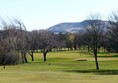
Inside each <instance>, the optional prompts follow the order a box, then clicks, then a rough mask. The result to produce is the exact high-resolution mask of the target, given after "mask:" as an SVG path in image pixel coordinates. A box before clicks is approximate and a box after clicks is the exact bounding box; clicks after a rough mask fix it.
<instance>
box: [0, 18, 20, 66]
mask: <svg viewBox="0 0 118 83" xmlns="http://www.w3.org/2000/svg"><path fill="white" fill-rule="evenodd" d="M1 27H2V29H3V30H2V34H1V37H0V64H2V65H6V64H7V65H8V64H9V65H10V64H18V63H19V56H18V53H17V51H16V48H17V47H16V45H17V44H16V40H17V37H16V32H17V30H16V28H15V27H14V26H13V24H12V23H11V22H10V23H7V22H6V21H5V20H3V19H2V20H1Z"/></svg>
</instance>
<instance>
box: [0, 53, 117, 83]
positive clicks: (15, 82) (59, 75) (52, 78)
mask: <svg viewBox="0 0 118 83" xmlns="http://www.w3.org/2000/svg"><path fill="white" fill-rule="evenodd" d="M27 58H28V61H29V62H28V63H25V64H18V65H13V66H5V68H3V66H0V83H117V82H118V54H117V53H104V52H101V53H98V62H99V67H100V70H96V67H95V61H94V56H93V55H92V54H89V53H86V52H79V51H59V52H49V53H48V54H47V61H46V62H44V61H43V54H42V53H35V54H34V59H35V60H34V61H33V62H32V61H31V58H30V56H29V55H27Z"/></svg>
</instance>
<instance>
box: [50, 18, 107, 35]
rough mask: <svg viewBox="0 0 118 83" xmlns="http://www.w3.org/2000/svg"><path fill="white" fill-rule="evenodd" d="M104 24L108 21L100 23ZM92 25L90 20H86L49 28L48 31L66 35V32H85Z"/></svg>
mask: <svg viewBox="0 0 118 83" xmlns="http://www.w3.org/2000/svg"><path fill="white" fill-rule="evenodd" d="M100 22H102V24H107V23H108V21H100ZM89 25H90V20H84V21H82V22H71V23H69V22H64V23H59V24H56V25H54V26H52V27H49V28H48V30H49V31H51V32H54V33H60V32H61V33H66V32H71V33H74V32H78V31H79V30H83V29H84V28H85V27H87V26H89Z"/></svg>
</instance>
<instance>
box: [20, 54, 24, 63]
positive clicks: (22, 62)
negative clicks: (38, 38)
mask: <svg viewBox="0 0 118 83" xmlns="http://www.w3.org/2000/svg"><path fill="white" fill-rule="evenodd" d="M21 59H22V63H23V64H24V62H25V61H24V57H23V54H21Z"/></svg>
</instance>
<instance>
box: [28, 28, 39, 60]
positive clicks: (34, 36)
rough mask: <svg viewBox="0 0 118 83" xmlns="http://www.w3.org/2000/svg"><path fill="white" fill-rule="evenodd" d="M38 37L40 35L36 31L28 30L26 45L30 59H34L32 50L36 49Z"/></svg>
mask: <svg viewBox="0 0 118 83" xmlns="http://www.w3.org/2000/svg"><path fill="white" fill-rule="evenodd" d="M38 37H40V36H39V35H38V31H36V30H35V31H32V32H29V36H28V46H29V51H28V52H29V54H30V56H31V58H32V61H34V56H33V55H34V52H35V50H38V42H39V41H38Z"/></svg>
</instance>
